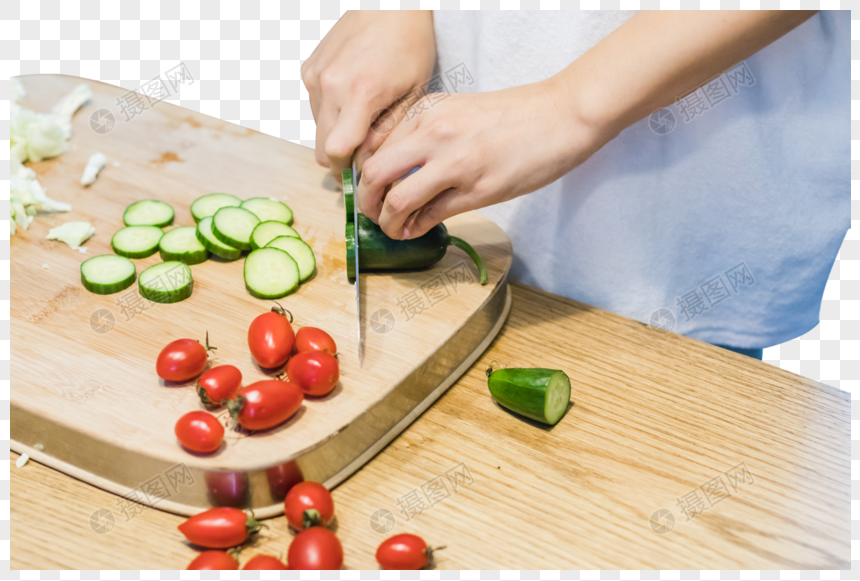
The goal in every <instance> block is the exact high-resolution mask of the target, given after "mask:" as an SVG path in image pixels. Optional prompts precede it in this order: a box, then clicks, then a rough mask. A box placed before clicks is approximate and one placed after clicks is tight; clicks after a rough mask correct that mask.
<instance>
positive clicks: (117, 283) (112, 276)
mask: <svg viewBox="0 0 860 581" xmlns="http://www.w3.org/2000/svg"><path fill="white" fill-rule="evenodd" d="M136 272H137V271H136V269H135V267H134V263H133V262H132V261H131V260H129V259H128V258H125V257H124V256H117V255H115V254H102V255H100V256H93V257H92V258H88V259H87V260H85V261H83V262H82V263H81V284H83V285H84V288H85V289H87V290H88V291H90V292H91V293H95V294H97V295H111V294H113V293H118V292H119V291H121V290H125V289H127V288H128V287H130V286H131V285H132V284H134V278H135V274H136Z"/></svg>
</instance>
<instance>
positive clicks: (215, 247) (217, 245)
mask: <svg viewBox="0 0 860 581" xmlns="http://www.w3.org/2000/svg"><path fill="white" fill-rule="evenodd" d="M197 240H199V241H200V244H202V245H203V246H204V247H205V248H206V250H208V251H209V252H211V253H212V254H214V255H215V256H219V257H221V258H223V259H224V260H236V259H237V258H239V257H240V256H242V251H241V250H239V249H238V248H234V247H232V246H229V245H227V244H224V243H223V242H221V241H220V240H218V239H217V238H215V235H214V234H213V233H212V216H206V217H205V218H203V219H202V220H200V222H198V223H197Z"/></svg>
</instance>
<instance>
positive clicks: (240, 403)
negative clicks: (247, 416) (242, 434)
mask: <svg viewBox="0 0 860 581" xmlns="http://www.w3.org/2000/svg"><path fill="white" fill-rule="evenodd" d="M247 401H248V400H247V399H245V396H244V395H238V396H236V399H227V398H225V399H222V400H221V405H222V406H224V407H226V408H227V411H229V412H230V418H232V419H233V421H234V422H235V423H236V427H237V428H238V427H239V414H241V413H242V408H244V407H245V404H246V403H247Z"/></svg>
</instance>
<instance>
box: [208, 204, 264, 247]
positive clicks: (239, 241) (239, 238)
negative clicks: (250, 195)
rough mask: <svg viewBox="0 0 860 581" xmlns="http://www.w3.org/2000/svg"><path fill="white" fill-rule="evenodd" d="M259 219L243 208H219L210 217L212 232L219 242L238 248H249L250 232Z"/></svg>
mask: <svg viewBox="0 0 860 581" xmlns="http://www.w3.org/2000/svg"><path fill="white" fill-rule="evenodd" d="M259 223H260V219H259V218H257V216H256V214H254V213H253V212H251V211H250V210H246V209H244V208H233V207H228V208H221V209H220V210H218V211H217V212H215V215H214V216H213V217H212V234H214V235H215V238H217V239H218V240H219V241H220V242H222V243H223V244H226V245H227V246H232V247H233V248H238V249H239V250H251V233H252V232H253V231H254V228H256V227H257V224H259Z"/></svg>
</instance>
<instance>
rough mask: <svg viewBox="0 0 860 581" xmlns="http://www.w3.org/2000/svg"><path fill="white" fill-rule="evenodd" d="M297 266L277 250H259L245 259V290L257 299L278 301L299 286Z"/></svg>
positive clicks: (291, 259) (282, 252)
mask: <svg viewBox="0 0 860 581" xmlns="http://www.w3.org/2000/svg"><path fill="white" fill-rule="evenodd" d="M299 278H300V277H299V266H298V264H296V261H295V260H293V258H292V257H291V256H290V255H289V254H287V253H286V252H285V251H283V250H281V249H279V248H260V249H258V250H254V251H253V252H251V253H250V254H249V255H248V258H246V259H245V288H246V289H248V292H249V293H251V296H254V297H257V298H258V299H279V298H281V297H283V296H285V295H288V294H289V293H291V292H293V291H294V290H295V289H296V287H297V286H299Z"/></svg>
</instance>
